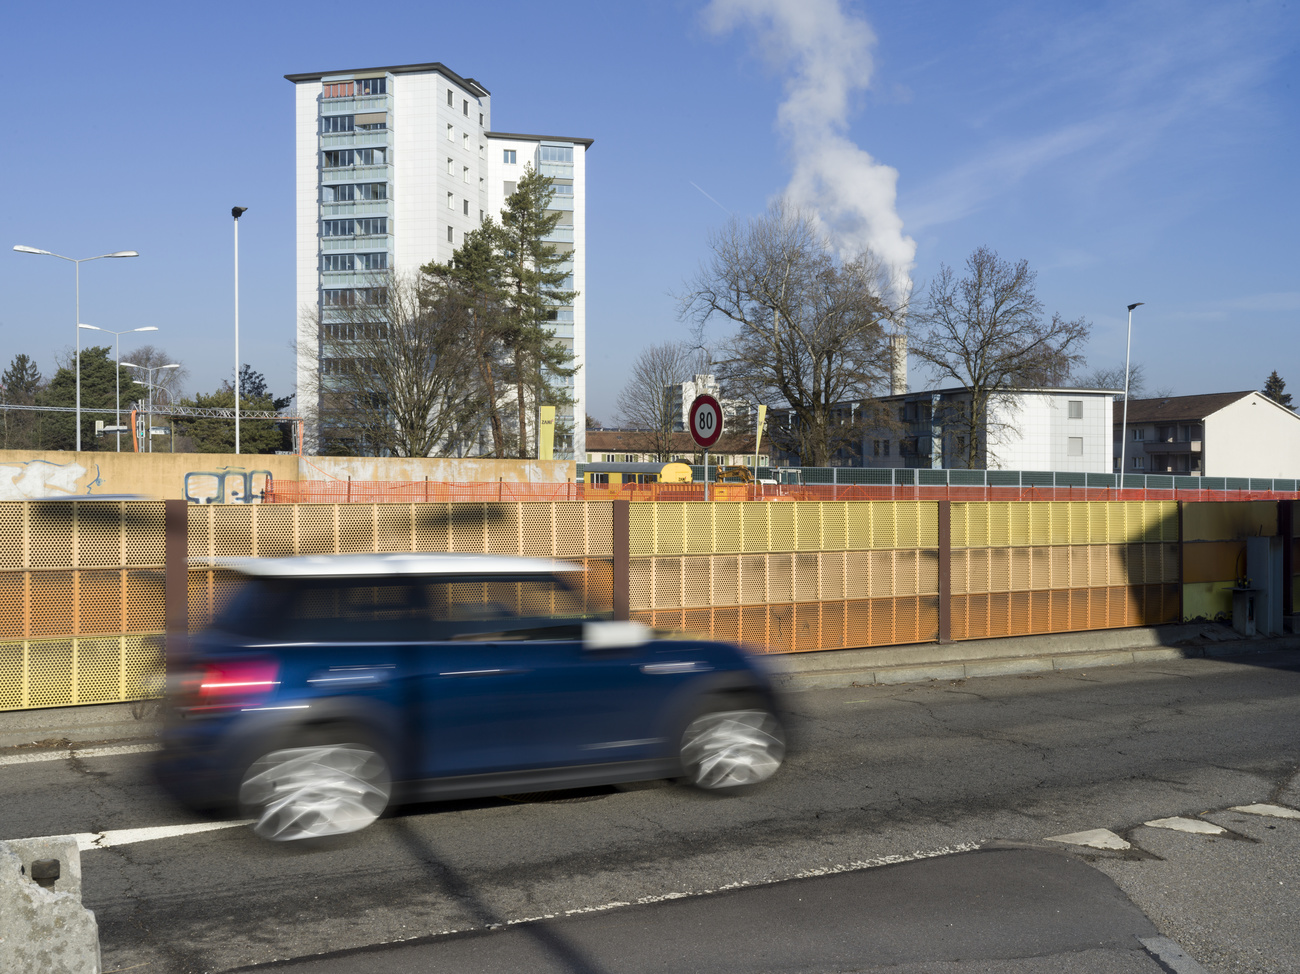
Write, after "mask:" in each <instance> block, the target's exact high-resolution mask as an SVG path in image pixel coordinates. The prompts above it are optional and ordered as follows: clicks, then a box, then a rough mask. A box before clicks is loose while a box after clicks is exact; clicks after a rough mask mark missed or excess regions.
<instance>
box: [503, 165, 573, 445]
mask: <svg viewBox="0 0 1300 974" xmlns="http://www.w3.org/2000/svg"><path fill="white" fill-rule="evenodd" d="M554 195H555V192H554V189H553V186H552V181H551V178H550V177H549V176H543V175H542V174H541V173H539V172H537V171H536V170H535V169H533V168H532V166H527V167H525V169H524V175H523V178H522V179H520V180H519V184H518V187H517V188H516V189H515V192H514V193H512V194H511V195H510V198H509V199H507V200H506V206H505V209H504V210H502V211H501V223H500V225H499V226H497V227H496V228H495V232H494V233H493V237H494V238H495V239H494V241H493V242H494V244H495V249H496V251H497V253H498V254H499V255H500V257H501V261H502V264H503V274H502V283H503V285H504V291H505V296H506V301H507V309H508V310H507V314H506V319H507V321H508V323H509V325H508V327H507V328H506V329H505V331H504V336H503V337H504V342H505V346H506V353H507V355H508V356H509V367H510V371H511V378H512V379H513V382H514V386H515V399H516V404H517V406H518V408H519V440H518V456H519V457H521V458H523V457H528V456H532V455H535V454H534V453H533V450H532V443H531V441H530V437H529V431H528V413H529V407H530V406H532V405H539V404H541V403H542V402H543V401H545V402H547V403H548V404H555V405H565V404H569V403H572V402H573V398H572V397H571V396H570V395H569V394H568V392H567V389H566V388H565V386H564V385H563V384H561V383H557V382H556V381H555V380H556V379H565V378H569V377H571V376H573V375H574V374H576V372H577V368H576V367H575V366H574V365H573V352H572V351H571V350H570V349H568V348H566V347H565V346H564V345H562V344H560V343H559V342H557V341H556V339H555V336H554V334H553V333H552V331H551V329H550V328H549V327H547V325H548V323H549V322H550V321H553V320H555V311H556V308H557V307H559V306H561V305H567V304H572V303H573V299H574V298H575V297H577V292H576V291H568V290H565V289H564V285H565V284H566V283H567V282H568V277H569V275H568V271H566V270H565V269H564V264H565V262H566V261H567V260H569V259H570V257H571V254H565V253H561V252H559V251H557V250H556V249H555V248H554V246H552V245H551V244H550V243H549V242H547V240H546V237H548V236H550V235H551V233H553V232H554V230H555V228H556V227H557V226H558V225H559V222H560V218H561V214H560V213H559V212H558V211H554V210H550V209H549V207H550V205H551V199H552V198H553V197H554ZM557 432H558V431H557Z"/></svg>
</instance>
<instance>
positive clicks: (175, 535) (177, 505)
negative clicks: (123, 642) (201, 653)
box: [163, 500, 190, 672]
mask: <svg viewBox="0 0 1300 974" xmlns="http://www.w3.org/2000/svg"><path fill="white" fill-rule="evenodd" d="M189 508H190V505H189V501H185V500H168V501H163V559H164V564H165V565H166V568H165V574H164V577H163V586H164V589H163V605H164V610H163V618H164V620H165V621H166V624H167V642H166V646H165V649H164V652H165V654H166V663H167V670H168V672H172V670H173V666H174V665H175V664H177V663H179V662H180V660H181V659H182V657H183V656H184V655H185V653H186V640H187V639H188V637H189V631H190V593H189V588H190V575H189Z"/></svg>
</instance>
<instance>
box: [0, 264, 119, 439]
mask: <svg viewBox="0 0 1300 974" xmlns="http://www.w3.org/2000/svg"><path fill="white" fill-rule="evenodd" d="M14 250H16V251H18V253H20V254H44V255H45V256H46V257H57V258H59V260H68V261H72V263H74V264H76V265H77V322H76V324H77V450H78V451H80V450H81V330H80V329H81V265H82V264H84V263H85V262H86V261H88V260H103V259H104V258H105V257H139V256H140V255H139V254H138V253H136V252H135V251H134V250H118V251H114V252H113V253H111V254H98V255H96V256H94V257H81V258H76V257H64V256H63V255H62V254H56V253H54V252H53V251H50V250H37V249H36V248H35V247H24V246H22V245H21V244H19V245H18V246H16V247H14Z"/></svg>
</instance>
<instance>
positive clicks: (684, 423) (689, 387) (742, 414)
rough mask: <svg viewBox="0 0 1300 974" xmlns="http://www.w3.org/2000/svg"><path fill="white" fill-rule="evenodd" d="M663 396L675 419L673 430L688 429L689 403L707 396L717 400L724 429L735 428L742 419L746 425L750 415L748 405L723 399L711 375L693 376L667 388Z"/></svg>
mask: <svg viewBox="0 0 1300 974" xmlns="http://www.w3.org/2000/svg"><path fill="white" fill-rule="evenodd" d="M664 395H665V396H667V397H668V402H669V410H670V411H671V412H672V414H673V416H674V417H675V419H674V421H673V429H675V430H687V429H690V418H691V417H690V412H691V403H693V402H694V401H695V399H696V397H697V396H703V395H709V396H712V397H713V398H714V399H716V400H718V405H719V406H721V407H722V422H723V428H724V429H727V428H735V426H736V425H737V423H738V422H739V421H741V420H742V419H743V421H744V422H745V423H748V422H749V418H750V415H751V413H752V409H751V408H750V405H749V403H747V402H745V401H743V400H740V399H724V398H723V396H722V386H721V385H720V384H719V383H718V380H717V378H716V377H715V376H714V375H713V374H712V373H705V374H702V375H695V376H693V377H692V378H690V379H687V380H686V381H684V382H678V383H677V384H676V385H671V386H667V387H666V388H665V389H664Z"/></svg>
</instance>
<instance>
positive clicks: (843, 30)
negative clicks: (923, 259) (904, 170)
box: [704, 0, 916, 301]
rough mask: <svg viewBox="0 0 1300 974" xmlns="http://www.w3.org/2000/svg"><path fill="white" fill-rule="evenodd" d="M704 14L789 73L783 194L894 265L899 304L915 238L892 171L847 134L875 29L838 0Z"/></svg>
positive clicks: (753, 4)
mask: <svg viewBox="0 0 1300 974" xmlns="http://www.w3.org/2000/svg"><path fill="white" fill-rule="evenodd" d="M704 15H705V20H706V23H707V24H708V26H709V27H710V28H711V29H712V30H714V31H715V32H717V33H725V32H727V31H731V30H734V29H736V28H738V27H743V28H748V29H749V30H751V31H752V32H753V34H754V39H755V41H756V43H757V46H758V48H759V50H760V51H761V52H762V54H763V56H764V57H765V59H766V60H767V61H768V63H769V64H770V65H771V66H772V67H773V68H775V69H776V70H779V71H781V72H782V73H784V74H785V75H786V81H785V91H786V97H785V100H784V101H783V102H782V103H781V106H780V108H779V110H778V112H777V125H778V128H779V130H780V131H781V134H782V135H783V136H784V138H785V139H786V141H787V142H788V143H789V145H790V148H791V155H792V157H793V166H794V173H793V175H792V177H791V179H790V185H789V186H788V187H787V188H786V195H787V197H788V198H789V199H790V201H791V202H793V203H794V204H795V205H797V206H799V207H800V208H802V209H805V210H808V211H810V212H812V213H814V214H816V215H817V218H818V219H819V220H820V221H821V223H822V225H823V226H824V227H825V228H826V230H827V231H828V232H829V233H830V235H831V239H832V240H833V241H834V242H835V244H836V246H837V247H838V248H839V249H840V250H841V252H844V253H855V252H857V251H860V250H864V249H870V250H871V251H872V252H873V253H875V254H876V256H877V257H879V258H880V259H881V260H882V261H883V262H884V263H885V265H886V266H888V267H889V268H890V271H891V276H892V281H893V290H894V297H895V299H896V300H899V301H905V300H906V298H907V296H908V295H909V294H910V293H911V287H912V282H911V272H912V268H913V266H914V264H915V258H916V242H915V241H914V240H912V238H911V237H909V236H907V235H905V234H904V233H903V221H902V219H901V218H900V217H899V215H898V212H897V210H896V209H895V206H894V204H895V199H896V196H897V190H896V184H897V182H898V170H896V169H894V168H893V167H892V166H886V165H884V164H882V163H879V162H877V161H876V160H875V159H873V158H872V157H871V155H870V154H869V153H867V152H864V151H863V150H862V149H860V148H859V147H858V146H857V145H855V144H854V143H853V142H852V141H851V140H850V139H849V138H848V136H847V135H846V132H847V130H848V121H849V116H850V113H851V108H852V101H853V96H854V95H855V94H856V93H857V92H859V91H861V90H862V89H865V88H866V87H867V86H868V84H869V83H870V81H871V71H872V60H871V52H872V49H873V47H874V46H875V43H876V37H875V34H874V33H872V30H871V27H870V26H869V25H868V24H867V22H866V21H865V20H863V19H861V18H860V17H855V16H851V15H849V14H847V13H846V12H845V11H844V10H843V9H842V8H841V3H840V0H711V2H710V3H709V5H708V6H707V7H706V8H705V13H704Z"/></svg>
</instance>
